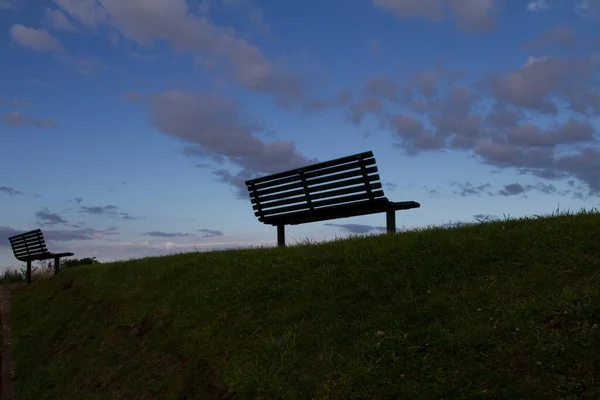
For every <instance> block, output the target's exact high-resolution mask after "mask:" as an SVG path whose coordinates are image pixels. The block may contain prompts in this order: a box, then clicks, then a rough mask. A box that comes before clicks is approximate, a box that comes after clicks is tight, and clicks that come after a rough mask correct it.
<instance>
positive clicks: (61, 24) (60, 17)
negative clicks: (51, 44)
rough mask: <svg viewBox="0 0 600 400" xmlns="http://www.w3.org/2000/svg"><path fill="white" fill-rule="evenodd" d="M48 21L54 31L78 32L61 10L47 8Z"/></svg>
mask: <svg viewBox="0 0 600 400" xmlns="http://www.w3.org/2000/svg"><path fill="white" fill-rule="evenodd" d="M46 20H47V21H48V23H49V24H50V26H52V28H54V29H58V30H62V31H68V32H76V31H77V30H78V29H77V28H76V27H75V25H74V24H73V23H72V22H71V21H69V18H67V16H66V15H65V14H64V13H63V12H62V11H60V10H51V9H50V8H46Z"/></svg>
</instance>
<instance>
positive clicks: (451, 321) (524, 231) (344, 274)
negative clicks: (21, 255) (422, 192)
mask: <svg viewBox="0 0 600 400" xmlns="http://www.w3.org/2000/svg"><path fill="white" fill-rule="evenodd" d="M599 283H600V214H598V213H596V212H593V211H590V212H585V211H582V212H580V213H577V214H571V215H569V214H560V215H558V214H556V215H553V216H549V217H538V218H530V219H520V220H505V221H493V222H486V223H481V224H475V225H469V226H461V227H458V228H452V229H445V228H429V229H424V230H418V231H411V232H404V233H398V234H392V235H381V236H373V237H366V238H365V237H354V238H350V239H346V240H338V241H335V242H329V243H323V244H301V245H297V246H292V247H289V248H286V249H278V248H271V249H247V250H235V251H217V252H209V253H193V254H189V253H188V254H179V255H172V256H164V257H157V258H146V259H141V260H133V261H127V262H115V263H108V264H99V265H91V266H86V267H78V268H72V269H69V270H65V271H63V272H61V274H60V275H58V276H57V277H55V278H52V279H49V280H45V281H37V282H34V283H32V284H31V285H29V286H26V285H23V286H20V287H19V288H18V289H17V290H16V292H15V294H14V299H13V304H12V316H11V318H12V320H11V321H12V322H11V324H12V325H11V327H12V334H13V346H14V350H13V355H14V357H15V366H16V374H15V388H16V391H17V399H20V400H21V399H23V400H24V399H39V400H41V399H84V398H85V399H213V398H214V399H217V398H219V399H221V398H239V399H244V398H249V399H392V398H402V399H441V398H444V399H471V398H473V399H477V398H482V399H487V398H489V399H588V398H590V399H591V398H598V397H599V394H600V328H598V324H599V323H600V285H599Z"/></svg>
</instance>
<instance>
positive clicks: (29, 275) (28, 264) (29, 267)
mask: <svg viewBox="0 0 600 400" xmlns="http://www.w3.org/2000/svg"><path fill="white" fill-rule="evenodd" d="M25 277H26V279H27V283H31V261H27V272H26V274H25Z"/></svg>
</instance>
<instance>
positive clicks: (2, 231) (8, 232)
mask: <svg viewBox="0 0 600 400" xmlns="http://www.w3.org/2000/svg"><path fill="white" fill-rule="evenodd" d="M23 232H25V231H23V230H19V229H14V228H10V227H8V226H0V246H10V242H9V241H8V238H9V237H11V236H15V235H19V234H21V233H23Z"/></svg>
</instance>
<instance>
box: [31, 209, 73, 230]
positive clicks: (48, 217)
mask: <svg viewBox="0 0 600 400" xmlns="http://www.w3.org/2000/svg"><path fill="white" fill-rule="evenodd" d="M35 217H36V218H37V220H38V223H39V225H41V226H45V225H50V226H52V225H56V224H66V223H68V221H66V220H65V219H64V218H63V217H61V216H60V215H58V214H56V213H53V212H50V210H48V209H47V208H42V209H40V211H38V212H36V213H35Z"/></svg>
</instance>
